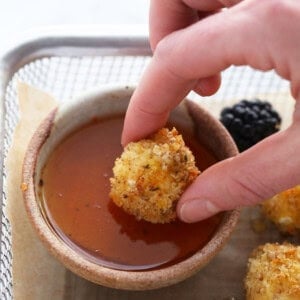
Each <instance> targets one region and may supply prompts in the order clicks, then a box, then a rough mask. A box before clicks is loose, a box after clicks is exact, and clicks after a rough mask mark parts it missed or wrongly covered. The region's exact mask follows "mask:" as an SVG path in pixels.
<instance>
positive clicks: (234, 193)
mask: <svg viewBox="0 0 300 300" xmlns="http://www.w3.org/2000/svg"><path fill="white" fill-rule="evenodd" d="M173 1H174V2H176V3H177V2H180V1H175V0H173ZM157 2H158V1H157ZM157 2H156V1H153V5H154V4H155V3H156V4H155V5H158V4H157ZM185 2H189V3H191V4H198V3H199V4H200V3H202V4H203V3H208V1H207V0H202V1H201V0H198V1H196V0H195V1H192V0H189V1H187V0H186V1H185ZM217 2H218V1H216V0H215V1H209V3H210V4H212V3H217ZM222 2H225V0H223V1H222ZM227 2H229V1H227ZM235 2H238V1H235ZM160 3H170V1H161V2H160ZM216 5H217V4H216ZM177 8H178V7H177ZM218 8H220V6H216V7H210V8H209V9H212V10H215V9H218ZM152 9H153V8H152ZM152 9H151V10H152ZM188 11H189V12H190V13H191V12H192V11H194V13H195V10H188ZM154 12H155V10H154ZM175 12H176V10H175ZM161 13H166V10H162V12H161ZM180 13H182V18H180V22H182V23H180V24H181V25H182V26H181V25H180V26H179V25H178V27H172V26H170V27H168V25H164V26H162V27H161V28H163V29H155V28H156V26H158V25H155V23H152V28H154V29H153V30H154V31H152V33H151V43H152V48H153V49H155V50H154V56H153V59H152V60H151V62H150V64H149V66H148V68H147V69H146V71H145V73H144V75H143V78H142V79H141V82H140V84H139V86H138V88H137V89H136V91H135V93H134V95H133V97H132V99H131V102H130V105H129V108H128V111H127V114H126V118H125V124H124V130H123V136H122V142H123V144H127V143H128V142H130V141H132V140H137V139H139V138H142V137H144V136H147V135H148V134H150V133H152V132H154V131H156V130H157V129H159V128H161V127H163V126H164V124H165V122H166V120H167V118H168V115H169V112H170V110H171V109H172V108H174V107H175V106H176V105H177V104H178V103H179V102H180V101H181V100H182V99H183V98H184V97H185V96H186V95H187V94H188V92H189V91H191V90H196V91H197V92H199V93H200V94H202V95H205V94H210V93H212V92H214V91H216V90H217V88H218V79H216V78H218V75H216V74H218V73H220V72H221V71H223V70H225V69H226V68H227V67H229V66H230V65H250V66H251V67H253V68H256V69H259V70H263V71H267V70H271V69H274V70H276V72H277V73H278V74H279V75H280V76H282V77H283V78H285V79H288V80H289V81H290V82H291V91H292V95H293V96H294V97H295V99H296V100H299V97H300V94H299V92H300V72H299V70H300V21H299V20H300V3H299V2H298V1H293V0H272V1H267V0H265V1H261V0H244V1H243V2H241V3H239V4H237V5H235V6H233V7H231V8H229V9H227V10H222V11H220V12H217V13H215V14H213V15H211V16H209V17H207V18H204V19H202V20H200V21H197V18H196V16H195V15H194V17H193V18H191V17H188V15H187V10H186V8H184V9H183V10H180V9H179V10H178V11H177V12H176V13H175V14H174V16H176V15H180ZM191 15H192V13H191ZM166 17H168V15H167V16H166ZM152 18H153V17H152ZM150 19H151V18H150ZM159 19H160V20H163V22H164V23H165V24H172V22H170V23H168V22H167V20H165V18H164V17H163V15H160V17H159ZM171 19H172V18H171ZM173 20H175V19H174V18H173ZM157 22H158V21H157ZM195 22H196V23H195ZM150 24H151V22H150ZM177 24H179V23H177ZM190 24H192V25H190ZM176 26H177V25H176ZM184 26H187V27H186V28H184V29H180V30H177V31H174V32H173V33H171V34H169V32H171V31H172V28H173V29H178V28H182V27H184ZM157 28H159V27H157ZM165 34H168V35H167V36H166V37H164V38H162V39H161V40H160V38H161V37H163V36H164V35H165ZM159 40H160V41H159ZM158 41H159V42H158ZM157 42H158V44H157ZM299 130H300V108H299V102H296V106H295V112H294V116H293V124H292V125H291V126H290V127H289V128H288V129H286V130H285V131H282V132H279V133H277V134H274V135H272V136H271V137H269V138H267V139H265V140H263V141H262V142H260V143H258V144H257V145H255V146H254V147H252V148H250V149H249V150H247V151H245V152H243V153H242V154H239V155H238V156H236V157H235V158H231V159H227V160H224V161H222V162H220V163H217V164H215V165H214V166H212V167H211V168H209V169H207V170H206V171H204V172H203V173H202V174H201V175H200V176H199V177H198V178H197V180H196V181H195V182H194V183H193V184H192V185H191V186H190V187H189V188H188V189H187V191H186V192H185V193H184V194H183V195H182V197H181V199H180V201H179V203H178V206H177V212H178V215H179V217H180V218H181V219H182V220H183V221H186V222H194V221H198V220H201V219H204V218H207V217H209V216H210V215H213V214H215V213H217V212H219V211H222V210H230V209H233V208H236V207H239V206H246V205H252V204H255V203H258V202H260V201H262V200H264V199H266V198H269V197H271V196H273V195H274V194H276V193H278V192H280V191H282V190H285V189H288V188H290V187H292V186H295V185H296V184H299V178H300V156H299V154H298V149H299V147H300V139H299V138H298V132H299Z"/></svg>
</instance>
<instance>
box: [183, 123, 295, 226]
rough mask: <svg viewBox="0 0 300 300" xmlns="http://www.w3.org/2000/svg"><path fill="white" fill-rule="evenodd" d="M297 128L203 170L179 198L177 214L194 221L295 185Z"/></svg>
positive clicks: (252, 203)
mask: <svg viewBox="0 0 300 300" xmlns="http://www.w3.org/2000/svg"><path fill="white" fill-rule="evenodd" d="M298 132H299V125H298V124H294V125H293V126H292V127H290V128H288V129H287V130H285V131H282V132H280V133H277V134H275V135H273V136H271V137H269V138H267V139H265V140H264V141H262V142H260V143H259V144H257V145H256V146H254V147H252V148H250V149H249V150H247V151H245V152H243V153H242V154H239V155H238V156H236V157H234V158H230V159H227V160H224V161H222V162H220V163H217V164H216V165H214V166H212V167H210V168H209V169H207V170H206V171H204V172H203V173H202V174H201V175H200V176H199V177H198V178H197V180H196V181H195V182H194V183H193V184H192V185H191V186H190V187H189V188H188V189H187V190H186V192H185V193H184V194H183V195H182V197H181V199H180V201H179V203H178V205H177V213H178V216H179V218H180V219H181V220H183V221H185V222H189V223H191V222H196V221H200V220H203V219H205V218H208V217H210V216H211V215H214V214H216V213H218V212H220V211H223V210H231V209H235V208H237V207H240V206H249V205H254V204H256V203H259V202H261V201H263V200H265V199H267V198H269V197H271V196H273V195H275V194H276V193H278V192H280V191H283V190H285V189H288V188H291V187H293V186H295V185H297V184H299V178H300V157H299V154H298V152H299V150H298V149H299V146H300V142H299V139H298V138H297V135H298Z"/></svg>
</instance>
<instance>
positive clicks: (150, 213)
mask: <svg viewBox="0 0 300 300" xmlns="http://www.w3.org/2000/svg"><path fill="white" fill-rule="evenodd" d="M199 173H200V172H199V170H198V168H197V167H196V166H195V158H194V156H193V154H192V152H191V151H190V150H189V149H188V148H187V147H186V146H185V143H184V141H183V139H182V136H181V135H179V134H178V132H177V130H176V129H175V128H173V129H172V130H169V129H167V128H163V129H161V130H160V131H158V132H157V133H156V134H154V135H153V136H151V137H150V138H149V139H144V140H141V141H139V142H132V143H129V144H128V145H127V146H126V147H125V149H124V152H123V153H122V155H121V157H120V158H117V160H116V161H115V166H114V168H113V174H114V177H113V178H111V179H110V182H111V192H110V197H111V199H112V200H113V201H114V203H115V204H116V205H118V206H119V207H122V208H123V209H124V210H125V211H126V212H127V213H129V214H132V215H134V216H136V218H137V219H144V220H146V221H149V222H152V223H167V222H171V221H173V220H175V218H176V204H177V201H178V200H179V197H180V196H181V195H182V193H183V191H184V190H185V189H186V187H187V186H188V185H189V184H191V183H192V181H193V180H194V179H195V178H196V177H197V175H198V174H199Z"/></svg>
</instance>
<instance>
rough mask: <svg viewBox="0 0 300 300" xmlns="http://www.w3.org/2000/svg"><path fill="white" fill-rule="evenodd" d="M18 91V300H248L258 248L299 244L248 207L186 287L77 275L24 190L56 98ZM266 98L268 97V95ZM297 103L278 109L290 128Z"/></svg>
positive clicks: (11, 182) (12, 173)
mask: <svg viewBox="0 0 300 300" xmlns="http://www.w3.org/2000/svg"><path fill="white" fill-rule="evenodd" d="M18 92H19V102H20V103H19V105H20V122H19V124H18V126H17V128H16V131H15V134H14V139H13V144H12V148H11V150H10V152H9V156H8V158H7V161H6V169H7V170H8V180H7V182H8V183H7V196H8V208H7V213H8V216H9V219H10V223H11V226H12V255H13V294H14V299H15V300H19V299H22V300H23V299H24V300H27V299H30V300H40V299H43V300H44V299H45V300H47V299H51V300H62V299H74V300H82V299H84V300H85V299H87V300H90V299H91V300H94V299H101V300H105V299H107V300H126V299H131V300H138V299H143V300H148V299H149V300H150V299H151V300H152V299H158V300H160V299H172V300H177V299H178V300H179V299H180V300H181V299H197V300H199V299H205V300H210V299H218V300H222V299H244V290H243V278H244V276H245V272H246V264H247V259H248V256H249V254H250V252H251V251H252V250H253V248H255V247H256V246H258V245H260V244H263V243H265V242H275V241H283V240H287V239H289V240H290V241H293V242H296V243H298V244H299V238H298V237H293V238H288V237H285V236H282V235H280V234H279V233H278V231H277V230H276V229H275V228H274V227H273V226H272V225H271V224H269V223H268V222H266V221H265V220H264V219H263V218H262V217H261V216H260V213H259V209H258V208H247V209H244V210H243V211H242V215H241V218H240V221H239V224H238V226H237V229H236V230H235V232H234V234H233V235H232V237H231V239H230V242H229V243H228V244H227V245H226V246H225V248H224V249H223V250H222V251H221V252H220V253H219V254H218V255H217V257H215V258H214V259H213V261H212V262H211V263H210V264H209V265H208V266H206V267H205V268H204V269H203V270H201V271H200V272H199V273H198V274H197V275H195V276H193V277H192V278H190V279H188V280H186V281H184V282H182V283H179V284H177V285H174V286H170V287H167V288H163V289H159V290H153V291H145V292H132V291H119V290H113V289H110V288H105V287H101V286H98V285H95V284H93V283H90V282H88V281H86V280H84V279H82V278H79V277H77V276H76V275H74V274H73V273H71V272H69V271H68V270H66V269H65V268H64V267H63V266H62V265H61V264H60V263H58V262H57V261H56V260H55V259H54V258H53V257H52V256H50V255H49V254H48V252H47V250H46V249H45V248H44V246H43V245H42V244H41V242H40V241H39V240H38V238H37V236H36V234H35V232H34V231H33V229H32V228H31V224H30V223H29V221H28V218H27V215H26V212H25V209H24V205H23V199H22V195H21V191H20V184H21V168H22V161H23V157H24V153H25V150H26V147H27V144H28V142H29V140H30V137H31V135H32V134H33V132H34V130H35V129H36V127H37V126H38V124H39V123H40V121H41V120H42V119H43V118H44V117H45V116H46V115H47V113H48V112H49V111H50V110H51V109H52V108H53V107H54V106H55V105H56V104H55V100H54V99H53V98H52V97H51V96H49V95H47V94H45V93H43V92H41V91H38V90H36V89H34V88H32V87H29V86H27V85H25V84H19V88H18ZM270 98H271V99H272V96H271V97H270ZM264 99H266V100H268V97H267V96H266V95H265V96H264ZM212 105H213V111H214V113H216V112H217V113H219V110H220V109H221V104H216V103H215V104H209V105H208V106H209V109H210V110H211V109H212ZM293 105H294V103H293V100H292V99H291V98H290V97H289V96H287V98H286V101H284V103H279V104H277V106H276V107H275V108H276V109H277V110H279V111H280V112H281V115H282V117H283V122H284V127H285V128H286V127H287V126H288V125H289V123H290V122H291V115H292V110H293ZM283 112H284V113H283Z"/></svg>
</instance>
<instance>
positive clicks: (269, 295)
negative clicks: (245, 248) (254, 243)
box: [245, 243, 300, 300]
mask: <svg viewBox="0 0 300 300" xmlns="http://www.w3.org/2000/svg"><path fill="white" fill-rule="evenodd" d="M245 288H246V295H247V297H246V299H248V300H252V299H253V300H268V299H270V300H273V299H280V300H287V299H289V300H296V299H300V247H299V246H294V245H292V244H287V243H286V244H283V245H279V244H269V243H268V244H265V245H262V246H259V247H258V248H256V249H255V250H254V251H253V253H252V255H251V257H250V258H249V261H248V273H247V276H246V279H245Z"/></svg>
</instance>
